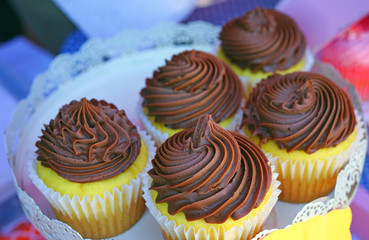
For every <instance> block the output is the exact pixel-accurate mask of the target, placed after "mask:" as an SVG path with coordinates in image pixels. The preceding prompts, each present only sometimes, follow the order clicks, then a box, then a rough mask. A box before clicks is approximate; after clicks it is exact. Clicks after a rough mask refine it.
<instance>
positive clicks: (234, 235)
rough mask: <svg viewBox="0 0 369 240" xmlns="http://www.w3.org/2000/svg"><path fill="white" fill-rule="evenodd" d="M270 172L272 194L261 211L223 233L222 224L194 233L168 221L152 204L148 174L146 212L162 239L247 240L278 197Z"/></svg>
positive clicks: (267, 214) (145, 182) (172, 221)
mask: <svg viewBox="0 0 369 240" xmlns="http://www.w3.org/2000/svg"><path fill="white" fill-rule="evenodd" d="M272 170H273V177H272V183H271V185H270V189H271V191H272V193H271V196H270V198H269V199H268V201H267V203H266V204H265V205H264V207H263V209H262V210H261V211H260V212H258V213H257V214H256V216H250V218H249V219H248V220H244V221H242V223H241V226H234V227H232V228H231V229H229V230H228V231H225V229H224V227H223V226H222V224H219V227H218V228H215V227H209V228H208V229H204V228H200V229H199V230H198V231H197V232H196V230H195V228H194V227H190V228H189V229H186V227H185V226H184V225H183V224H180V225H178V224H177V223H176V222H175V221H174V220H171V221H169V220H168V218H167V217H166V216H164V215H162V214H161V213H160V211H159V210H158V209H157V207H156V205H155V203H154V200H153V197H152V194H151V191H150V190H149V188H150V186H151V182H152V178H151V177H150V176H149V175H148V174H146V175H145V176H144V178H143V197H144V199H145V201H146V206H147V208H148V210H149V211H150V213H151V214H152V215H153V217H154V218H155V220H156V221H157V222H158V223H159V225H160V227H161V231H162V234H163V237H164V239H166V240H190V239H191V240H218V239H224V240H239V239H243V240H246V239H247V240H248V239H251V238H253V237H254V236H255V235H256V234H258V233H259V232H260V231H261V229H262V227H263V224H264V222H265V221H266V219H267V217H268V216H269V214H270V212H271V210H272V209H273V207H274V205H275V204H276V202H277V200H278V195H279V194H280V190H279V189H278V186H279V185H280V182H279V181H278V180H277V177H278V174H277V173H275V172H274V169H273V167H272Z"/></svg>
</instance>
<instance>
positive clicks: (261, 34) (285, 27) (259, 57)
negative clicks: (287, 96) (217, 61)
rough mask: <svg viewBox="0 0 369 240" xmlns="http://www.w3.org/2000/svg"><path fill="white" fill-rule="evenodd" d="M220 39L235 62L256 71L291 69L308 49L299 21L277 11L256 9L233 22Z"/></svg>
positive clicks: (227, 25) (222, 45)
mask: <svg viewBox="0 0 369 240" xmlns="http://www.w3.org/2000/svg"><path fill="white" fill-rule="evenodd" d="M219 39H220V40H221V48H222V50H223V52H224V54H225V55H226V57H227V58H228V59H229V60H230V61H231V62H232V63H234V64H236V65H237V66H239V67H240V68H241V69H246V68H248V69H251V70H252V71H253V72H257V71H259V70H262V71H264V72H274V71H276V70H285V69H288V68H290V67H291V66H293V65H295V64H296V63H298V62H299V61H300V60H301V58H302V57H303V56H304V53H305V48H306V40H305V37H304V35H303V33H302V32H301V31H300V30H299V28H298V26H297V24H296V23H295V21H294V20H293V19H292V18H290V17H289V16H287V15H285V14H283V13H281V12H278V11H276V10H273V9H260V8H255V9H254V10H252V11H249V12H247V13H246V14H245V15H243V16H241V17H239V18H235V19H233V20H231V21H229V22H228V23H226V24H225V25H224V26H223V28H222V31H221V32H220V35H219Z"/></svg>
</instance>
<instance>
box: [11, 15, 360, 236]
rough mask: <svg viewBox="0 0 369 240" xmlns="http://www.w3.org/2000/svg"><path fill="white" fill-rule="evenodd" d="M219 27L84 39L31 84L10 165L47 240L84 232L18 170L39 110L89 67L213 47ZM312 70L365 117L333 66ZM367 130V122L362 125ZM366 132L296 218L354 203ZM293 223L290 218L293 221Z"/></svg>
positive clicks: (17, 120)
mask: <svg viewBox="0 0 369 240" xmlns="http://www.w3.org/2000/svg"><path fill="white" fill-rule="evenodd" d="M220 29H221V28H220V27H219V26H214V25H211V24H209V23H205V22H201V21H198V22H192V23H189V24H186V25H184V24H175V23H171V24H169V23H168V24H161V25H158V26H156V27H155V28H153V29H151V30H149V31H138V30H137V31H134V30H130V31H123V32H121V33H120V34H119V35H117V36H115V37H113V38H111V39H106V40H102V39H92V40H89V41H88V42H86V43H85V44H84V45H83V47H82V48H81V50H80V51H79V52H77V53H75V54H62V55H59V56H57V57H56V58H55V59H54V60H53V62H52V63H51V65H50V67H49V69H48V70H47V71H46V72H44V73H43V74H40V75H39V76H37V78H36V79H35V80H34V83H33V85H32V88H31V91H30V94H29V96H28V97H27V98H26V99H24V100H22V101H20V102H19V104H18V105H17V107H16V109H15V112H14V114H13V118H12V121H11V122H10V124H9V126H8V128H7V129H6V143H7V151H8V159H9V164H10V166H11V168H12V170H13V176H14V179H15V182H16V186H17V192H18V196H19V199H20V201H21V203H22V206H23V209H24V211H25V213H26V215H27V217H28V218H29V220H30V221H31V222H32V223H33V224H34V225H35V226H36V228H37V229H38V230H39V231H40V232H41V233H42V234H43V235H44V236H45V237H47V238H50V239H82V238H81V236H80V235H79V234H78V233H77V232H75V231H74V230H73V229H71V228H70V227H69V226H68V225H66V224H65V223H62V222H60V221H58V220H50V219H49V218H48V217H47V216H46V215H44V214H43V213H42V212H41V210H40V208H39V207H38V206H37V204H36V203H35V201H34V199H32V197H30V195H29V194H28V193H27V189H25V188H26V187H25V183H24V182H23V181H22V178H23V176H20V174H19V171H20V170H19V168H21V167H22V166H21V165H20V164H17V161H18V160H17V159H16V153H17V151H19V149H20V148H21V146H20V144H19V142H20V140H21V138H22V135H23V133H22V131H23V130H24V127H25V126H26V124H27V123H28V121H29V119H30V118H31V116H32V115H33V114H34V113H35V111H36V110H37V108H38V107H39V106H40V105H41V104H42V103H43V102H44V101H45V100H46V99H47V98H48V97H49V96H50V95H51V94H53V93H54V92H55V91H56V90H57V89H58V88H59V87H60V86H62V85H63V84H66V83H67V82H71V81H73V79H74V78H75V77H76V76H78V75H80V74H81V73H84V72H86V71H88V70H90V69H93V68H96V67H99V66H100V65H102V64H104V63H105V62H108V61H109V60H111V59H115V58H118V57H121V56H128V55H129V54H135V53H137V52H139V51H144V50H148V49H158V48H161V47H166V46H181V45H188V46H191V45H209V46H214V45H215V44H216V42H217V41H218V39H217V38H218V33H219V31H220ZM313 71H316V72H320V73H322V74H324V75H326V76H328V77H330V78H332V79H337V83H338V85H340V86H341V87H343V88H344V89H347V91H348V93H349V94H350V96H351V98H352V100H353V104H354V106H355V108H356V109H357V110H358V111H359V113H360V115H361V116H363V111H362V107H361V103H360V98H359V97H358V95H357V93H356V91H355V89H353V87H352V86H351V85H350V84H349V83H348V82H347V81H345V80H343V79H342V78H341V77H340V76H339V74H338V73H337V72H336V71H335V70H334V69H333V68H331V67H330V66H328V65H326V64H323V63H319V62H317V63H315V65H314V67H313ZM362 127H363V128H365V126H362ZM366 147H367V136H366V135H365V136H364V137H363V139H361V143H360V147H359V148H358V149H357V151H356V153H355V154H354V155H353V156H352V157H351V159H350V161H349V163H348V164H347V165H346V167H345V168H344V169H343V170H342V171H341V173H340V174H339V175H338V179H337V185H336V188H335V192H334V196H333V198H331V199H328V200H327V201H323V200H317V201H314V202H312V203H309V204H307V205H305V207H304V208H303V209H302V210H301V211H300V212H299V213H298V214H297V216H296V218H295V220H294V221H293V222H299V221H305V220H307V219H309V218H310V217H312V216H315V215H319V214H325V213H327V212H328V211H330V210H332V209H335V208H341V207H345V206H347V205H348V204H350V203H351V201H352V199H353V197H354V195H355V192H356V189H357V187H358V184H359V180H360V176H361V173H362V170H363V164H364V160H365V153H366ZM291 224H292V222H291ZM271 231H274V229H273V230H265V231H263V232H261V233H260V234H258V235H257V236H256V237H255V239H262V237H264V236H266V235H267V234H269V233H270V232H271Z"/></svg>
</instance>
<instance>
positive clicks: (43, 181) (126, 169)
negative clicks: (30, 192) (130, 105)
mask: <svg viewBox="0 0 369 240" xmlns="http://www.w3.org/2000/svg"><path fill="white" fill-rule="evenodd" d="M36 146H37V148H38V149H37V152H36V154H37V160H38V161H37V162H36V161H35V162H34V163H33V164H32V166H31V168H30V178H31V180H32V181H33V183H34V184H35V186H36V187H38V189H39V190H40V191H41V193H42V194H43V195H44V196H45V198H46V199H47V200H48V201H49V203H50V205H51V207H52V209H53V211H54V213H55V215H56V217H57V219H58V220H61V221H63V222H65V223H67V224H68V225H69V226H71V227H72V228H73V229H75V230H76V231H77V232H78V233H79V234H80V235H81V236H82V237H84V238H93V239H101V238H109V237H114V236H116V235H119V234H121V233H123V232H124V231H126V230H127V229H129V228H130V227H131V226H133V225H134V224H135V223H136V222H137V221H138V220H139V219H140V217H141V216H142V214H143V212H144V211H145V204H144V200H143V198H142V190H141V188H142V182H141V178H142V174H143V173H144V172H146V171H147V168H148V167H149V166H150V163H149V161H148V159H151V158H152V157H153V155H154V153H155V147H154V143H153V142H152V141H151V140H150V136H148V135H147V134H146V133H145V132H143V131H138V130H137V128H136V127H135V126H134V125H133V124H132V123H131V122H130V121H129V119H128V118H127V116H126V115H125V113H124V111H123V110H118V109H117V108H116V106H115V105H113V104H110V103H107V102H105V101H103V100H101V101H98V100H95V99H92V100H90V101H89V100H87V99H86V98H83V99H81V100H80V101H72V102H70V103H69V104H66V105H64V106H63V107H62V108H61V109H60V110H59V112H58V114H57V116H56V117H55V119H52V120H51V121H50V123H49V124H47V125H45V129H44V130H42V136H41V137H40V140H39V141H38V142H37V143H36Z"/></svg>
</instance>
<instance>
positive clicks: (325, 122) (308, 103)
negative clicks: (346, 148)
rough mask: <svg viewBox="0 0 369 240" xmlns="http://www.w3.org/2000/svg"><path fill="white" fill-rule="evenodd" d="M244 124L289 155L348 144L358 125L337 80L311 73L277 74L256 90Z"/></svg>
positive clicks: (249, 102)
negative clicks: (297, 150) (296, 150)
mask: <svg viewBox="0 0 369 240" xmlns="http://www.w3.org/2000/svg"><path fill="white" fill-rule="evenodd" d="M243 111H244V118H243V123H242V126H243V125H245V124H246V125H248V128H249V129H250V131H251V132H252V133H253V135H258V136H259V137H260V139H261V141H262V143H265V142H266V141H267V140H268V139H272V140H273V141H275V142H276V143H277V144H278V146H279V147H280V148H286V149H287V151H288V152H290V151H293V150H295V149H299V150H304V151H305V152H307V153H313V152H315V151H317V150H318V149H321V148H327V147H334V146H336V145H337V144H339V143H340V142H342V141H344V140H345V139H346V138H347V137H348V136H349V135H350V134H351V133H352V132H353V131H354V128H355V125H356V118H355V113H354V108H353V106H352V103H351V100H350V98H349V97H348V95H347V94H346V93H345V92H344V91H343V90H342V89H341V88H340V87H338V86H337V85H336V84H335V83H334V82H333V81H331V80H329V79H328V78H326V77H325V76H323V75H320V74H317V73H311V72H296V73H291V74H287V75H283V76H282V75H273V76H271V77H269V78H267V79H264V80H262V81H261V82H260V83H259V84H258V85H257V86H256V87H255V88H254V90H253V92H252V94H251V96H250V98H249V100H248V102H247V104H246V106H245V108H243Z"/></svg>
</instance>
